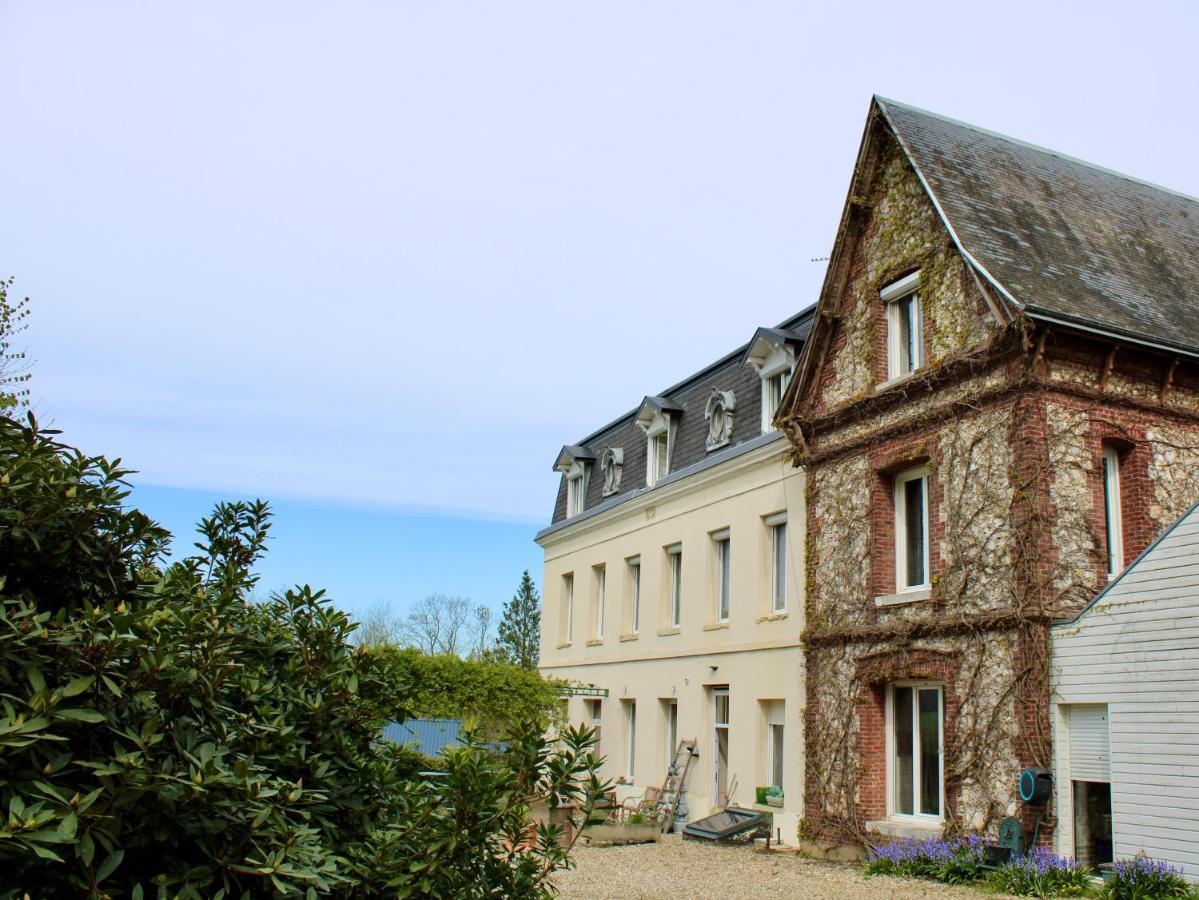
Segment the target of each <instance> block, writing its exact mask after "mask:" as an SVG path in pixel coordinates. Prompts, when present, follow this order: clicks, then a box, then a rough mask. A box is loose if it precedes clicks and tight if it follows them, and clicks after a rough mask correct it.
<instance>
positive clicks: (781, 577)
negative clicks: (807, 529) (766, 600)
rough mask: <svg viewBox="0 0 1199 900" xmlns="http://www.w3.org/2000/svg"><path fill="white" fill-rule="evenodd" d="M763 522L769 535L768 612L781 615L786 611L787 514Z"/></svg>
mask: <svg viewBox="0 0 1199 900" xmlns="http://www.w3.org/2000/svg"><path fill="white" fill-rule="evenodd" d="M764 521H765V523H766V528H767V529H768V532H769V535H770V611H771V612H772V613H782V612H786V611H787V558H788V556H789V554H788V552H787V514H786V513H785V512H783V513H775V514H774V515H773V516H767V517H766V518H765V520H764ZM780 553H781V554H782V557H783V558H782V560H781V565H780V560H779V554H780Z"/></svg>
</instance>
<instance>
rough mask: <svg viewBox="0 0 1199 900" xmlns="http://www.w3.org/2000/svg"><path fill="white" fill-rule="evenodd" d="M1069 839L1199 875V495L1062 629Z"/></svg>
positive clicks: (1062, 808)
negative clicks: (1188, 508) (1187, 508)
mask: <svg viewBox="0 0 1199 900" xmlns="http://www.w3.org/2000/svg"><path fill="white" fill-rule="evenodd" d="M1051 677H1052V679H1053V691H1054V696H1053V704H1054V711H1055V715H1054V717H1053V725H1054V730H1055V732H1056V734H1055V742H1054V743H1055V746H1056V755H1057V759H1056V760H1055V765H1054V770H1055V771H1054V776H1055V783H1056V786H1057V787H1056V789H1057V809H1058V829H1057V851H1058V852H1059V853H1062V854H1064V855H1068V856H1076V857H1077V858H1078V859H1079V861H1080V862H1083V863H1088V864H1102V863H1103V862H1106V861H1109V860H1111V859H1112V858H1113V854H1114V858H1115V859H1125V858H1128V857H1132V856H1136V855H1137V854H1142V853H1143V854H1145V855H1147V856H1149V857H1151V858H1153V859H1159V860H1165V861H1167V862H1169V863H1171V864H1172V865H1175V866H1180V867H1182V868H1183V871H1184V873H1185V875H1186V877H1187V878H1188V879H1190V880H1192V881H1199V504H1196V505H1195V506H1193V507H1192V508H1191V509H1190V511H1189V512H1187V513H1186V514H1185V515H1184V516H1183V517H1182V518H1181V519H1179V520H1178V522H1176V523H1175V524H1174V525H1173V526H1171V527H1170V528H1169V529H1168V530H1167V531H1166V532H1165V533H1163V534H1162V536H1161V537H1159V538H1158V539H1157V541H1155V542H1154V543H1153V544H1151V545H1150V546H1149V548H1148V549H1147V550H1146V551H1145V552H1144V553H1143V554H1141V556H1140V557H1139V558H1138V559H1137V560H1136V561H1135V562H1134V563H1133V564H1132V565H1131V566H1129V567H1128V568H1127V569H1126V570H1125V571H1124V573H1123V574H1122V575H1120V577H1118V578H1117V579H1115V580H1114V581H1112V583H1111V584H1110V585H1109V586H1108V588H1107V590H1105V591H1104V592H1103V593H1101V594H1100V595H1099V596H1098V597H1096V598H1095V600H1094V601H1093V602H1092V603H1091V604H1090V605H1089V606H1088V607H1087V608H1086V609H1084V610H1083V611H1082V612H1081V613H1079V614H1078V615H1077V616H1076V617H1074V618H1073V619H1071V620H1069V621H1067V622H1063V623H1059V624H1057V625H1056V626H1055V627H1054V629H1053V657H1052V669H1051Z"/></svg>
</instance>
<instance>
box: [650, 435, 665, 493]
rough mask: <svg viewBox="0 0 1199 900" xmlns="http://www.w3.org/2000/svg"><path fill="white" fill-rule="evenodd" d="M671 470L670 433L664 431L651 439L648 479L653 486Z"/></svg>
mask: <svg viewBox="0 0 1199 900" xmlns="http://www.w3.org/2000/svg"><path fill="white" fill-rule="evenodd" d="M669 472H670V435H669V434H668V432H665V431H663V432H662V433H661V434H655V435H653V436H652V437H650V439H649V473H648V478H647V481H648V482H649V486H650V487H653V486H654V485H655V484H657V483H658V482H659V481H661V480H662V479H663V478H665V477H666V475H667V474H668V473H669Z"/></svg>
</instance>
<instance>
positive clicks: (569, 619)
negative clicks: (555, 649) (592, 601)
mask: <svg viewBox="0 0 1199 900" xmlns="http://www.w3.org/2000/svg"><path fill="white" fill-rule="evenodd" d="M562 590H563V591H564V592H565V593H564V594H563V606H565V610H564V615H565V619H566V628H565V633H566V643H568V644H570V643H573V641H574V631H575V573H574V572H567V573H566V574H565V575H563V576H562Z"/></svg>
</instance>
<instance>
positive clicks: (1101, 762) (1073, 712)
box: [1067, 703, 1112, 781]
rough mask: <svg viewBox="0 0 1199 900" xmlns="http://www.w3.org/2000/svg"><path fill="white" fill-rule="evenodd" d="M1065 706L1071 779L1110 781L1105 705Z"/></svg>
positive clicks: (1108, 740)
mask: <svg viewBox="0 0 1199 900" xmlns="http://www.w3.org/2000/svg"><path fill="white" fill-rule="evenodd" d="M1068 709H1069V712H1068V714H1067V722H1068V724H1069V730H1070V778H1071V779H1073V780H1074V781H1111V780H1112V761H1111V734H1110V729H1109V728H1108V720H1107V704H1099V703H1095V704H1090V703H1087V704H1074V705H1071V706H1070V707H1068Z"/></svg>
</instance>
